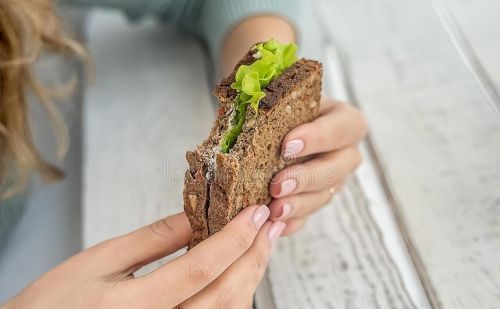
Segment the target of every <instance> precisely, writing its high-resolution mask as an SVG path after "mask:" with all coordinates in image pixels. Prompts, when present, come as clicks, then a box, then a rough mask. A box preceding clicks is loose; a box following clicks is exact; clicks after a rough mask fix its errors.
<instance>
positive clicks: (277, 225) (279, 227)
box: [267, 221, 286, 247]
mask: <svg viewBox="0 0 500 309" xmlns="http://www.w3.org/2000/svg"><path fill="white" fill-rule="evenodd" d="M285 227H286V224H285V223H283V222H279V221H276V222H274V223H273V224H272V225H271V227H269V231H268V232H267V238H268V239H269V242H270V243H271V247H274V246H275V245H276V242H277V241H278V239H279V238H280V235H281V233H283V230H284V229H285Z"/></svg>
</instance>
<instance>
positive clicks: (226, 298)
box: [182, 222, 286, 309]
mask: <svg viewBox="0 0 500 309" xmlns="http://www.w3.org/2000/svg"><path fill="white" fill-rule="evenodd" d="M285 227H286V225H285V223H283V222H274V223H271V222H267V223H266V224H265V225H264V226H263V228H262V229H261V230H260V231H259V234H258V235H257V237H256V238H255V241H254V242H253V244H252V246H251V247H250V249H249V250H248V251H247V252H245V254H243V255H242V256H241V257H240V258H239V259H238V260H236V262H234V263H233V264H232V265H231V266H230V267H229V268H228V269H227V270H226V271H225V272H224V273H223V274H222V275H221V276H220V277H219V278H217V280H216V281H214V282H212V283H211V284H210V285H209V286H208V287H206V288H205V289H203V290H202V291H200V292H199V293H198V294H196V295H195V296H193V297H191V298H190V299H188V300H187V301H186V302H184V303H183V304H182V308H183V309H191V308H193V309H196V308H250V307H251V304H252V298H253V294H254V293H255V290H256V289H257V286H258V285H259V282H260V281H261V280H262V277H263V276H264V273H265V270H266V267H267V264H268V261H269V257H270V254H271V251H272V247H273V246H274V245H275V244H276V241H277V240H278V238H279V236H280V235H281V233H282V232H283V230H284V229H285Z"/></svg>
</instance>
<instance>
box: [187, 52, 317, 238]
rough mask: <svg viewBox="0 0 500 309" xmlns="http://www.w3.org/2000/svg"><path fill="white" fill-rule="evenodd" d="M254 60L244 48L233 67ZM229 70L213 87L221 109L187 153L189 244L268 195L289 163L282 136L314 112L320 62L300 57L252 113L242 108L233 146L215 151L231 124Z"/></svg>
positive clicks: (263, 201) (232, 94) (267, 90)
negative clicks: (244, 115)
mask: <svg viewBox="0 0 500 309" xmlns="http://www.w3.org/2000/svg"><path fill="white" fill-rule="evenodd" d="M254 60H255V59H254V58H253V55H252V52H249V53H248V54H247V55H246V56H245V57H244V58H243V59H242V60H241V61H240V63H238V65H237V66H236V68H235V71H234V72H236V70H237V68H238V67H239V65H241V64H249V63H251V62H253V61H254ZM234 72H233V74H231V75H230V76H229V77H227V78H225V79H223V80H222V82H221V84H220V85H218V86H217V87H216V88H215V90H214V95H215V96H216V97H217V98H218V100H219V103H220V109H219V115H218V117H217V120H216V121H215V124H214V126H213V128H212V130H211V133H210V135H209V137H208V138H207V139H206V140H205V141H204V142H203V143H202V144H201V145H199V146H198V147H197V148H196V149H195V150H194V151H189V152H187V154H186V158H187V161H188V163H189V169H188V170H187V171H186V174H185V186H184V209H185V211H186V214H187V216H188V218H189V221H190V223H191V228H192V230H193V238H192V240H191V243H190V247H193V246H194V245H196V244H198V243H199V242H200V241H202V240H203V239H205V238H207V237H208V236H210V235H212V234H214V233H216V232H218V231H220V230H221V229H222V227H224V225H226V224H227V223H228V222H229V221H230V220H231V219H232V218H233V217H234V216H236V214H237V213H238V212H239V211H240V210H242V209H243V208H245V207H247V206H250V205H257V204H267V203H269V202H270V201H271V196H270V195H269V184H270V181H271V180H272V178H273V176H274V175H275V174H276V173H277V172H278V171H280V170H282V169H283V168H285V167H287V166H289V165H291V164H293V163H294V161H293V160H285V159H284V158H283V157H282V156H281V143H282V141H283V138H284V137H285V135H286V134H287V133H288V132H289V131H290V130H292V129H293V128H295V127H296V126H298V125H300V124H303V123H305V122H309V121H311V120H313V119H315V118H316V117H317V116H318V113H319V102H320V96H321V79H322V67H321V64H320V63H319V62H317V61H313V60H306V59H301V60H299V61H297V62H296V63H295V64H294V65H292V66H291V67H290V68H289V69H288V70H286V71H285V72H284V73H283V74H281V76H279V77H278V78H276V79H275V80H273V81H272V82H271V83H270V84H269V85H268V86H267V87H266V88H265V89H264V92H265V93H266V96H265V97H264V98H263V99H262V101H261V102H260V108H259V111H258V113H257V115H255V114H254V112H253V110H252V109H251V108H248V109H247V120H246V123H245V125H244V127H243V132H242V133H241V134H240V136H239V137H238V140H237V141H236V143H235V145H234V146H233V149H231V151H230V152H229V153H227V154H223V153H220V152H219V142H220V140H221V138H222V136H223V135H224V133H225V132H226V130H227V129H228V127H229V126H230V123H231V119H232V113H233V103H234V99H235V97H236V91H235V90H233V89H231V88H230V84H231V83H232V82H233V81H234Z"/></svg>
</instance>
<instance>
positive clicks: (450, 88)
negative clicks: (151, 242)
mask: <svg viewBox="0 0 500 309" xmlns="http://www.w3.org/2000/svg"><path fill="white" fill-rule="evenodd" d="M304 3H306V2H304ZM307 3H308V4H310V5H307V6H306V7H305V10H312V14H311V15H307V14H304V16H310V17H308V18H306V17H305V19H304V20H303V21H302V22H303V23H304V27H306V26H307V27H313V28H312V29H310V30H309V31H308V33H309V35H304V36H303V41H302V46H303V47H304V49H303V50H302V51H301V53H302V55H304V56H307V57H311V58H318V59H321V60H322V61H323V63H324V64H325V66H326V76H325V88H326V92H327V93H329V94H330V95H333V96H334V97H336V98H339V99H343V100H348V101H350V102H352V103H353V104H356V105H357V106H359V107H360V108H362V109H363V111H364V112H365V114H366V117H367V119H368V121H369V123H370V127H371V130H370V136H369V138H368V139H367V141H366V142H365V143H364V144H363V145H362V149H363V152H364V154H365V164H364V165H363V166H362V167H361V168H360V169H359V171H358V172H357V173H356V175H355V176H354V177H352V179H351V180H350V181H349V183H348V184H347V186H346V187H345V189H344V190H343V192H341V193H339V194H338V195H337V196H336V197H335V199H334V201H333V204H332V205H329V206H328V207H326V208H324V209H323V210H321V211H320V212H319V213H318V214H316V215H314V216H313V218H311V220H310V222H309V224H308V225H307V226H306V227H305V229H304V230H303V231H302V232H300V233H298V234H297V235H296V236H293V237H290V238H287V239H283V240H282V241H281V242H280V244H279V246H278V248H277V251H276V252H275V254H274V256H273V259H272V261H271V263H270V266H269V270H268V273H267V276H266V278H265V280H264V282H263V284H262V286H261V288H260V289H259V291H258V293H257V297H256V305H257V307H258V308H280V309H281V308H282V309H289V308H450V309H451V308H466V309H470V308H498V306H500V223H499V220H500V119H499V112H498V111H499V109H500V96H499V92H498V91H499V90H498V89H500V60H499V56H500V2H498V1H497V0H475V1H472V0H469V1H467V0H439V1H438V0H379V1H376V2H375V1H369V0H316V1H312V2H307ZM87 32H88V35H87V36H88V41H89V46H90V49H91V51H92V53H93V54H94V58H95V61H96V64H97V82H96V84H95V86H94V87H92V88H91V89H90V90H89V91H88V93H87V96H86V103H85V114H84V117H85V119H86V122H85V137H84V140H85V142H84V146H85V152H84V160H85V167H84V174H85V177H84V223H83V225H84V243H85V245H86V246H89V245H92V244H94V243H96V242H99V241H101V240H104V239H106V238H109V237H112V236H115V235H119V234H123V233H126V232H129V231H131V230H133V229H135V228H138V227H140V226H143V225H145V224H148V223H150V222H152V221H154V220H156V219H158V218H160V217H164V216H166V215H169V214H171V213H174V212H177V211H180V210H181V208H182V202H181V197H182V185H183V179H182V178H183V177H182V175H183V172H184V170H185V168H186V163H185V161H184V153H185V151H186V150H187V149H191V148H193V147H194V146H195V145H196V144H197V143H199V142H200V141H201V140H202V139H203V138H204V137H205V135H206V132H207V130H208V128H209V127H210V126H211V122H212V120H213V117H214V112H213V107H214V106H213V104H210V102H212V99H211V98H210V96H209V90H210V88H211V86H212V84H213V82H212V81H210V79H208V78H207V76H209V73H210V72H208V71H207V69H206V67H207V66H206V59H205V58H204V55H203V52H202V50H201V49H200V47H199V46H198V44H197V43H196V42H195V41H193V40H190V39H186V38H184V37H181V36H180V35H179V34H177V33H175V32H173V31H172V30H171V29H168V28H164V27H161V26H159V25H157V24H155V23H154V22H152V21H143V22H140V23H138V24H135V25H129V24H127V22H126V21H125V19H124V18H122V17H120V16H119V15H117V14H116V13H112V12H103V11H96V12H93V13H92V14H91V17H90V20H89V22H88V29H87ZM311 34H314V35H311ZM154 267H155V265H152V266H150V268H149V269H152V268H154Z"/></svg>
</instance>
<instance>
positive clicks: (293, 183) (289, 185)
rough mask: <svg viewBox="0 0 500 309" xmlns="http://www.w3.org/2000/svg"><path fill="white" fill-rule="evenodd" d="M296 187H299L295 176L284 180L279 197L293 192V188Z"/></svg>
mask: <svg viewBox="0 0 500 309" xmlns="http://www.w3.org/2000/svg"><path fill="white" fill-rule="evenodd" d="M295 188H297V180H295V179H293V178H292V179H287V180H283V181H282V182H281V185H280V193H279V194H278V196H277V197H282V196H285V195H287V194H289V193H292V192H293V190H295Z"/></svg>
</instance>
